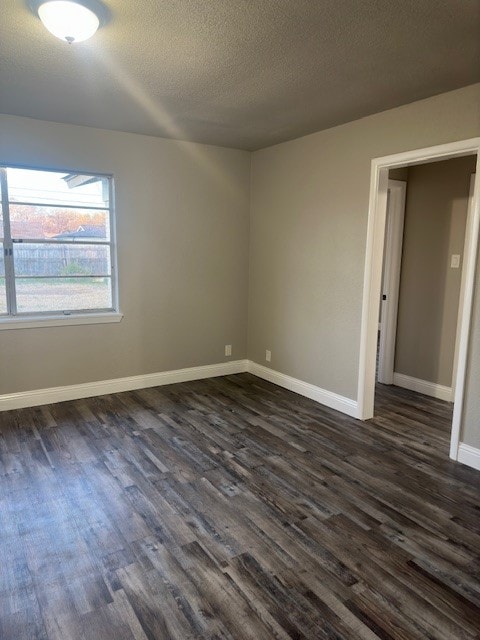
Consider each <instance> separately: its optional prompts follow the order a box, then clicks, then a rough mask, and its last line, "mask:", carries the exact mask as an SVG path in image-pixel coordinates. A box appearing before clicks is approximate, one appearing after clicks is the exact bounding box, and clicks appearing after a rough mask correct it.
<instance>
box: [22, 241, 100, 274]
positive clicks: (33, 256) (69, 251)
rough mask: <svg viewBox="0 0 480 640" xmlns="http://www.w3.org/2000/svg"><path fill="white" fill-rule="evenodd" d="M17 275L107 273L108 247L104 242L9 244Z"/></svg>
mask: <svg viewBox="0 0 480 640" xmlns="http://www.w3.org/2000/svg"><path fill="white" fill-rule="evenodd" d="M13 258H14V265H15V275H16V276H17V277H18V276H37V277H38V276H63V277H65V276H69V277H72V276H108V275H110V248H109V247H108V246H105V245H100V246H95V245H88V244H87V245H85V244H83V245H82V244H77V243H76V242H75V243H68V244H63V243H62V244H60V243H58V244H49V243H48V244H47V243H42V244H35V243H29V242H22V243H21V244H14V245H13Z"/></svg>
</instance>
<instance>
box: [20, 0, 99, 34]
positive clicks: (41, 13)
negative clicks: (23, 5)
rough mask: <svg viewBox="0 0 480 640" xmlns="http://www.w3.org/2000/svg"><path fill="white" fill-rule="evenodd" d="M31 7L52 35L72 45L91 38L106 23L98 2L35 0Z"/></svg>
mask: <svg viewBox="0 0 480 640" xmlns="http://www.w3.org/2000/svg"><path fill="white" fill-rule="evenodd" d="M30 6H31V8H32V10H33V11H34V12H35V13H36V14H37V15H38V17H39V18H40V20H41V21H42V22H43V24H44V25H45V27H46V28H47V29H48V31H50V33H52V34H53V35H54V36H57V38H60V40H65V41H66V42H68V43H70V44H71V43H72V42H82V41H83V40H87V39H88V38H91V37H92V36H93V34H94V33H95V32H96V31H97V29H98V27H99V26H101V25H103V24H104V23H105V21H106V8H105V6H104V5H103V4H101V3H100V2H97V0H33V1H32V2H30Z"/></svg>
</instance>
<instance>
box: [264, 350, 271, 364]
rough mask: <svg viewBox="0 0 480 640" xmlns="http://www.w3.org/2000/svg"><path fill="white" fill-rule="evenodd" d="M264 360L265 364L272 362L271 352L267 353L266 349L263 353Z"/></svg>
mask: <svg viewBox="0 0 480 640" xmlns="http://www.w3.org/2000/svg"><path fill="white" fill-rule="evenodd" d="M265 360H266V361H267V362H271V361H272V352H271V351H269V350H268V349H267V350H266V351H265Z"/></svg>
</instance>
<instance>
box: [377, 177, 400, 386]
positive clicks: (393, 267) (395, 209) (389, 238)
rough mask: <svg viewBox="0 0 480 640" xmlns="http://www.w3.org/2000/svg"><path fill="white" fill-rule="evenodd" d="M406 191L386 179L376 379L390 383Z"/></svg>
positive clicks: (395, 336) (396, 182)
mask: <svg viewBox="0 0 480 640" xmlns="http://www.w3.org/2000/svg"><path fill="white" fill-rule="evenodd" d="M406 193H407V183H406V182H404V181H401V180H389V181H388V215H387V220H386V234H385V257H384V260H383V291H382V294H384V295H385V296H386V299H385V300H383V295H382V300H381V302H380V305H381V309H382V313H381V330H380V344H379V352H378V381H379V382H381V383H383V384H392V382H393V368H394V365H395V342H396V338H397V316H398V296H399V291H400V273H401V268H402V246H403V226H404V220H405V197H406Z"/></svg>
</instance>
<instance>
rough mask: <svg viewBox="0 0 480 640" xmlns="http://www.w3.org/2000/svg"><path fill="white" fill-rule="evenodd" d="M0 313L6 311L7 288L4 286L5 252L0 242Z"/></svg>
mask: <svg viewBox="0 0 480 640" xmlns="http://www.w3.org/2000/svg"><path fill="white" fill-rule="evenodd" d="M0 250H1V252H2V254H1V255H0V314H2V313H7V290H6V288H5V258H4V255H5V252H4V250H3V244H2V243H0Z"/></svg>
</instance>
